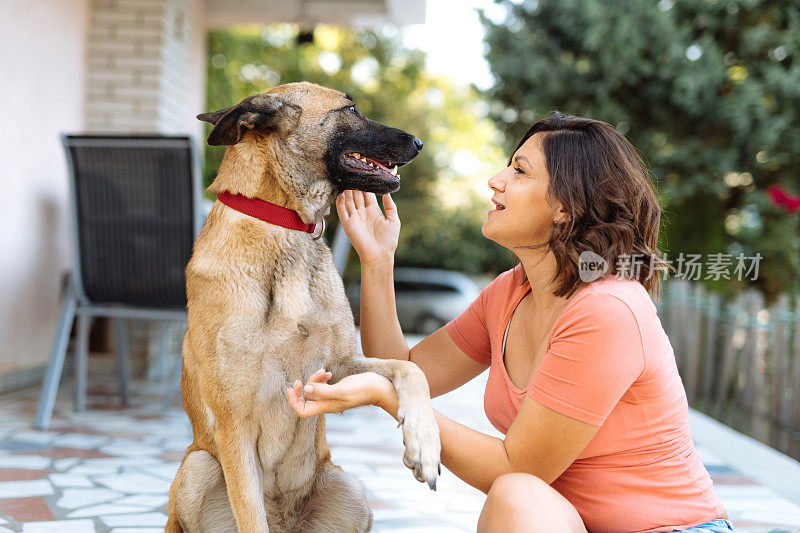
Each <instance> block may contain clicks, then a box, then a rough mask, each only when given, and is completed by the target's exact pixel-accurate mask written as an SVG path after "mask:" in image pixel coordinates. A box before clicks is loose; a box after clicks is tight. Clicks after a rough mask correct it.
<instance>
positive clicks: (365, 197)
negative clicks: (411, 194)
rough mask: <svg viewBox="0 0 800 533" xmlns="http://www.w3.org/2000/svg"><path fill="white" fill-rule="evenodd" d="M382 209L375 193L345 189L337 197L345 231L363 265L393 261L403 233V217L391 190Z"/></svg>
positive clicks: (384, 196)
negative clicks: (398, 241) (398, 213)
mask: <svg viewBox="0 0 800 533" xmlns="http://www.w3.org/2000/svg"><path fill="white" fill-rule="evenodd" d="M382 201H383V208H384V210H385V211H386V216H384V215H383V213H382V212H381V208H380V207H379V206H378V201H377V199H376V198H375V194H373V193H371V192H370V193H365V192H362V191H351V190H347V191H344V192H343V193H342V194H340V195H339V196H338V197H337V198H336V211H337V213H339V220H340V221H341V222H342V225H343V226H344V231H345V233H347V236H348V237H349V238H350V242H351V243H353V248H355V249H356V252H357V253H358V257H359V258H360V259H361V264H362V266H363V265H365V264H368V263H380V262H383V261H391V260H392V259H393V258H394V251H395V250H396V249H397V239H398V237H399V235H400V218H399V217H398V216H397V206H396V205H395V204H394V201H393V200H392V196H391V195H390V194H384V195H383V198H382Z"/></svg>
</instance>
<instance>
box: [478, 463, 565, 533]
mask: <svg viewBox="0 0 800 533" xmlns="http://www.w3.org/2000/svg"><path fill="white" fill-rule="evenodd" d="M545 488H549V487H548V486H547V484H546V483H545V482H544V481H542V480H541V479H540V478H538V477H536V476H533V475H531V474H521V473H514V474H503V475H502V476H500V477H498V478H497V479H496V480H495V481H494V483H493V484H492V488H491V489H489V493H488V494H487V496H486V503H485V504H484V506H483V512H482V513H481V519H480V521H479V522H478V530H479V531H491V530H494V529H495V527H498V526H504V525H512V524H514V523H518V522H520V521H524V520H525V519H526V517H527V515H529V514H530V513H531V511H532V510H533V509H532V508H531V506H532V505H536V502H538V501H541V498H538V497H537V495H540V493H542V492H544V489H545ZM481 524H483V525H484V526H491V528H490V529H486V527H483V528H482V527H481Z"/></svg>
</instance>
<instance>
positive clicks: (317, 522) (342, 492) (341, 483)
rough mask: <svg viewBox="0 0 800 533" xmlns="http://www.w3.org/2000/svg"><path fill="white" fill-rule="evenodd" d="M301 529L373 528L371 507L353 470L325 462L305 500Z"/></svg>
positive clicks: (356, 531) (360, 531)
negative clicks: (351, 471)
mask: <svg viewBox="0 0 800 533" xmlns="http://www.w3.org/2000/svg"><path fill="white" fill-rule="evenodd" d="M303 514H304V515H305V520H304V523H303V526H302V527H300V528H298V529H299V530H300V531H303V532H304V533H328V532H329V531H336V532H342V533H365V532H367V531H369V530H370V528H372V511H371V510H370V508H369V505H368V504H367V497H366V495H365V494H364V486H363V485H362V484H361V481H359V480H358V478H356V477H355V476H353V475H352V474H348V473H347V472H344V471H342V470H341V469H340V468H339V467H337V466H334V465H332V464H331V463H326V464H325V465H324V466H323V467H322V469H321V470H320V472H319V474H318V475H317V481H316V485H315V486H314V490H313V492H312V493H311V497H310V498H309V500H308V503H306V506H305V510H304V513H303Z"/></svg>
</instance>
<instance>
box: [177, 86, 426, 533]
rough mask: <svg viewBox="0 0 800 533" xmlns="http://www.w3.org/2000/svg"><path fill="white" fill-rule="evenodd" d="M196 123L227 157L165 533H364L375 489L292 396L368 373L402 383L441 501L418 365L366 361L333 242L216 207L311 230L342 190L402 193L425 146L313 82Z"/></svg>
mask: <svg viewBox="0 0 800 533" xmlns="http://www.w3.org/2000/svg"><path fill="white" fill-rule="evenodd" d="M197 118H198V119H200V120H202V121H206V122H210V123H211V124H213V125H214V127H213V129H212V130H211V132H210V134H209V135H208V144H210V145H214V146H219V145H224V146H227V148H226V151H225V155H224V157H223V159H222V163H221V165H220V168H219V172H218V174H217V177H216V179H215V180H214V182H213V184H212V185H211V186H210V187H209V191H210V192H211V193H214V194H217V195H218V201H217V202H215V204H214V206H213V207H212V209H211V212H210V214H209V215H208V218H207V220H206V223H205V225H204V227H203V229H202V231H201V232H200V234H199V236H198V237H197V240H196V241H195V244H194V250H193V253H192V257H191V260H190V261H189V264H188V266H187V268H186V288H187V298H188V306H187V307H188V329H187V332H186V335H185V337H184V340H183V375H182V391H183V405H184V408H185V410H186V413H187V414H188V415H189V419H190V421H191V424H192V429H193V431H194V440H193V442H192V444H191V445H190V446H189V447H188V449H187V453H186V457H185V458H184V460H183V462H182V463H181V466H180V468H179V469H178V472H177V474H176V476H175V479H174V481H173V483H172V485H171V487H170V493H169V518H168V522H167V526H166V531H168V532H178V531H186V532H229V531H236V530H237V529H238V531H240V532H248V533H249V532H264V531H273V532H282V531H303V532H323V531H324V532H326V533H327V532H340V531H341V532H362V531H368V530H369V529H370V528H371V525H372V512H371V511H370V509H369V506H368V505H367V501H366V497H365V494H364V488H363V485H362V484H361V482H360V481H359V480H358V479H357V478H355V477H354V476H352V475H350V474H347V473H345V472H344V471H342V470H341V469H340V468H338V467H336V466H334V465H333V464H332V463H331V459H330V451H329V449H328V445H327V442H326V439H325V419H324V417H323V416H315V417H309V418H300V417H299V416H298V415H297V414H296V413H295V412H294V411H293V409H292V408H291V406H290V405H289V403H288V401H287V398H286V390H287V387H290V386H291V385H292V384H293V383H294V382H295V380H298V379H299V380H301V381H303V382H306V381H307V379H308V378H309V377H310V376H311V375H312V374H314V373H315V372H316V371H317V370H318V369H320V368H324V369H326V370H327V371H329V372H331V373H332V374H333V378H332V379H331V382H332V383H333V382H336V381H338V380H339V379H342V378H343V377H346V376H348V375H352V374H356V373H361V372H376V373H378V374H380V375H382V376H385V377H386V378H388V379H389V380H391V381H392V383H393V384H394V387H395V389H396V390H397V395H398V399H399V406H400V410H399V412H401V413H402V415H401V417H400V420H401V425H402V428H403V429H402V432H403V442H404V444H405V453H404V456H403V462H404V464H405V465H406V466H408V467H409V468H411V469H412V470H414V475H415V477H416V478H417V479H418V480H419V481H422V482H426V483H428V484H429V485H430V487H431V488H432V489H435V486H436V485H435V484H436V479H437V475H438V471H439V455H440V444H439V431H438V426H437V424H436V420H435V418H434V413H433V409H432V406H431V403H430V392H429V389H428V384H427V381H426V379H425V376H424V374H423V373H422V371H421V370H420V369H419V368H418V367H417V366H416V365H414V364H413V363H411V362H409V361H400V360H393V359H376V358H368V357H364V356H362V355H358V354H357V353H356V336H355V326H354V323H353V315H352V311H351V310H350V307H349V305H348V303H347V299H346V297H345V292H344V286H343V284H342V279H341V277H340V276H339V274H338V272H337V270H336V267H335V264H334V261H333V256H332V254H331V251H330V249H329V248H328V246H327V245H325V244H324V242H323V241H322V240H321V239H319V238H316V236H315V235H313V234H311V233H309V232H307V231H300V230H297V229H289V228H287V227H283V226H281V225H276V224H271V223H268V222H265V221H263V220H260V219H257V218H254V217H251V216H248V215H247V214H243V213H242V212H240V211H239V210H237V209H233V208H231V207H229V205H227V204H225V203H223V202H222V201H219V199H220V198H224V197H225V196H224V195H229V196H231V195H237V197H245V198H248V199H258V200H257V201H262V200H263V201H266V202H270V203H272V204H277V205H279V206H282V207H283V208H287V209H290V210H292V211H295V212H296V214H297V216H299V218H300V219H302V222H303V223H307V224H309V225H310V224H313V223H315V222H317V221H320V220H322V219H323V217H324V216H325V215H327V214H329V212H330V206H331V205H332V204H333V202H334V201H335V199H336V196H337V195H338V194H339V193H341V192H342V191H344V190H346V189H358V190H362V191H368V192H374V193H378V194H384V193H389V192H394V191H396V190H397V189H398V188H399V176H397V175H396V167H395V166H402V165H404V164H406V163H408V162H410V161H411V160H412V159H413V158H414V157H415V156H416V155H417V154H418V153H419V150H420V149H421V147H422V142H421V141H420V140H419V139H417V138H416V137H414V136H413V135H411V134H409V133H406V132H404V131H402V130H399V129H395V128H391V127H388V126H385V125H383V124H380V123H378V122H374V121H372V120H369V119H368V118H366V117H364V116H363V115H362V114H361V112H360V111H359V110H358V109H357V108H356V107H355V105H354V103H353V100H352V98H351V97H350V96H348V95H346V94H343V93H341V92H339V91H336V90H333V89H328V88H325V87H320V86H318V85H314V84H311V83H307V82H301V83H290V84H286V85H281V86H279V87H276V88H274V89H272V90H271V91H269V92H267V93H264V94H258V95H255V96H251V97H249V98H246V99H244V100H243V101H242V102H240V103H239V104H237V105H235V106H233V107H230V108H228V109H222V110H220V111H216V112H213V113H205V114H201V115H198V117H197ZM229 196H228V197H229Z"/></svg>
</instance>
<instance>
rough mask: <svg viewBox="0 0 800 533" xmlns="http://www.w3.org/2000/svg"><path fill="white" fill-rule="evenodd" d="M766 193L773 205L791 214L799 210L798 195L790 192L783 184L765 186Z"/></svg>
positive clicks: (799, 201)
mask: <svg viewBox="0 0 800 533" xmlns="http://www.w3.org/2000/svg"><path fill="white" fill-rule="evenodd" d="M766 193H767V196H768V197H769V200H770V202H772V205H774V206H775V207H779V208H781V209H783V210H784V211H786V212H787V213H791V214H795V213H799V212H800V196H797V195H794V194H792V193H790V192H789V191H787V190H786V189H785V188H784V186H783V185H778V184H773V185H770V186H769V187H767V189H766Z"/></svg>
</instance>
